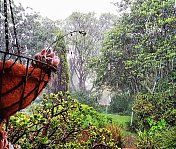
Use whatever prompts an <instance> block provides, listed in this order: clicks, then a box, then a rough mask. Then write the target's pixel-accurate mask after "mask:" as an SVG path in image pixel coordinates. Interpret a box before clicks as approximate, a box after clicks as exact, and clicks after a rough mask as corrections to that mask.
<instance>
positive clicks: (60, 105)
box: [8, 92, 118, 149]
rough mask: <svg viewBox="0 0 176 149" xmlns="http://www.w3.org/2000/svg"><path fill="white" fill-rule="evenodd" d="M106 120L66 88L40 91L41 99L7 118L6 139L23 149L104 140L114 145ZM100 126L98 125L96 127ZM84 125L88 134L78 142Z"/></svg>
mask: <svg viewBox="0 0 176 149" xmlns="http://www.w3.org/2000/svg"><path fill="white" fill-rule="evenodd" d="M106 123H107V120H104V119H103V117H102V116H101V114H99V113H98V112H96V111H95V110H94V109H93V108H92V107H89V106H87V105H82V104H80V103H78V102H77V100H75V99H73V98H72V97H71V96H70V94H69V93H68V92H67V93H66V94H65V95H63V94H62V93H61V92H59V93H58V94H50V95H49V96H47V95H46V94H44V95H43V100H42V103H41V104H40V105H39V104H38V105H37V106H33V107H32V108H30V109H29V110H28V113H25V112H19V113H17V114H16V115H14V116H12V117H11V118H10V123H9V127H8V135H9V137H8V138H9V141H10V142H11V143H13V144H19V145H20V146H21V147H22V148H23V149H32V148H42V149H45V148H47V149H48V148H53V149H54V148H56V149H57V148H61V149H62V148H63V149H64V148H68V149H69V148H75V149H79V148H85V149H86V148H87V149H89V148H92V147H93V146H94V145H95V144H105V145H108V146H109V147H111V148H114V149H115V148H118V147H117V144H116V143H115V141H114V140H113V138H112V134H111V133H110V132H109V131H108V130H107V129H105V128H103V127H104V126H105V124H106ZM100 127H102V128H100ZM85 129H88V131H89V134H90V136H91V137H89V138H88V140H86V141H84V142H83V143H82V144H81V143H80V142H79V137H80V135H81V132H82V131H83V130H85Z"/></svg>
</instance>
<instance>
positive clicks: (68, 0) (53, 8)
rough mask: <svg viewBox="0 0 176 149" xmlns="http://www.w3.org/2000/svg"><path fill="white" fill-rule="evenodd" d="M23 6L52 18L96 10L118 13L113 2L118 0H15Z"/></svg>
mask: <svg viewBox="0 0 176 149" xmlns="http://www.w3.org/2000/svg"><path fill="white" fill-rule="evenodd" d="M14 1H15V3H16V4H18V3H19V2H20V3H21V4H22V6H23V7H31V8H32V9H33V10H35V11H36V12H40V14H41V15H42V16H47V17H48V18H50V19H52V20H57V19H65V18H67V17H68V16H69V15H70V14H71V13H72V12H75V11H79V12H83V13H86V12H90V11H94V12H95V13H96V14H97V15H100V14H101V13H105V12H110V13H113V14H117V12H116V7H115V6H114V5H113V4H112V3H111V2H116V1H118V0H14Z"/></svg>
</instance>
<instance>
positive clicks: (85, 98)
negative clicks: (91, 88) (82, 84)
mask: <svg viewBox="0 0 176 149" xmlns="http://www.w3.org/2000/svg"><path fill="white" fill-rule="evenodd" d="M71 95H72V97H73V98H75V99H77V100H78V101H79V103H82V104H86V105H89V106H91V107H93V108H94V109H96V110H98V108H99V103H98V101H97V97H95V96H93V95H87V94H86V93H84V92H82V91H76V92H72V93H71Z"/></svg>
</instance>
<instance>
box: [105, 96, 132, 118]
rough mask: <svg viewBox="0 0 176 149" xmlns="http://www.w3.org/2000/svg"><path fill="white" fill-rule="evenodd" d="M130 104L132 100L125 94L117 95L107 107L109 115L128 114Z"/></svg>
mask: <svg viewBox="0 0 176 149" xmlns="http://www.w3.org/2000/svg"><path fill="white" fill-rule="evenodd" d="M131 104H132V99H131V97H130V96H129V95H126V94H117V95H115V96H114V97H112V99H111V102H110V106H109V107H108V112H109V113H116V114H127V115H128V114H130V110H129V109H130V105H131Z"/></svg>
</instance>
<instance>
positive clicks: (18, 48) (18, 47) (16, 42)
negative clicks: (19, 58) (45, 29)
mask: <svg viewBox="0 0 176 149" xmlns="http://www.w3.org/2000/svg"><path fill="white" fill-rule="evenodd" d="M9 5H10V12H11V18H12V23H13V31H14V36H15V45H16V47H17V50H18V55H20V46H19V44H18V38H17V30H16V26H15V19H14V15H13V9H12V2H11V0H9Z"/></svg>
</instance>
